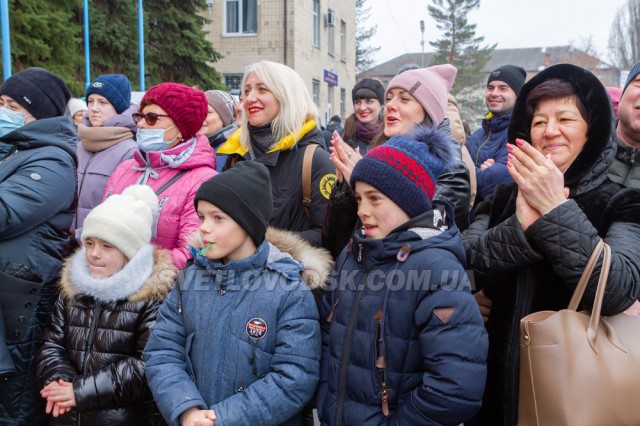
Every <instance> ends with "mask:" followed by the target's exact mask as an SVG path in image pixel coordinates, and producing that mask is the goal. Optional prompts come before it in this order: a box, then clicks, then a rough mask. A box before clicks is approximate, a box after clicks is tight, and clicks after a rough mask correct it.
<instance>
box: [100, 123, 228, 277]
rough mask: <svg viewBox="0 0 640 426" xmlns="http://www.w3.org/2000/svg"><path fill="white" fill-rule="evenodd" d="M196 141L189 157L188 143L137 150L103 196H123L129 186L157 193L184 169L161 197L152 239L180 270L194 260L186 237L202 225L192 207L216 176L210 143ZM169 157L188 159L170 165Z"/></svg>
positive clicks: (201, 139)
mask: <svg viewBox="0 0 640 426" xmlns="http://www.w3.org/2000/svg"><path fill="white" fill-rule="evenodd" d="M196 138H197V140H196V141H195V148H194V149H193V152H191V153H190V154H188V151H189V150H190V147H191V146H192V145H191V144H190V142H189V141H187V142H184V143H181V144H179V145H177V146H175V147H173V148H171V149H169V150H166V151H162V152H149V153H147V154H143V153H141V152H140V151H139V150H137V151H136V152H135V154H134V155H133V158H132V159H131V160H127V161H125V162H124V163H122V164H120V165H119V166H118V168H117V169H116V170H115V172H113V175H111V179H109V182H108V183H107V187H106V188H105V193H104V198H106V197H108V196H109V195H111V194H121V193H122V191H124V189H125V188H126V187H127V186H129V185H133V184H135V183H142V184H146V185H149V186H150V187H151V189H153V190H154V191H157V190H158V189H160V188H161V187H162V186H163V185H164V184H165V183H167V182H168V181H169V180H171V178H173V177H174V176H175V175H177V174H178V173H180V172H181V171H182V170H187V173H185V175H184V176H182V177H180V178H179V179H178V180H177V181H176V182H175V183H174V184H172V185H171V186H170V187H169V188H167V189H166V190H165V191H163V192H162V194H160V195H158V198H159V206H160V212H159V216H158V227H157V233H156V237H155V238H153V239H152V240H151V242H152V243H153V244H156V245H157V246H159V247H160V248H163V249H166V250H169V251H170V252H171V259H172V260H173V264H174V265H175V266H176V268H178V269H182V268H184V265H185V264H186V263H187V260H188V259H189V258H190V257H191V255H190V254H189V249H188V243H187V238H188V236H189V235H191V233H193V231H195V230H196V229H198V226H199V224H200V221H199V220H198V215H197V214H196V210H195V208H194V206H193V199H194V198H195V196H196V191H197V190H198V188H199V187H200V184H201V183H203V182H204V181H206V180H209V179H210V178H212V177H213V176H215V175H216V174H217V172H216V171H215V167H216V160H215V154H214V152H213V148H211V146H210V145H209V140H208V139H207V138H206V136H203V135H196ZM166 155H171V156H175V157H176V158H178V159H180V158H181V156H187V155H188V158H187V159H186V160H185V161H184V162H180V161H178V163H179V164H177V165H175V166H170V165H169V164H168V163H167V162H166V161H165V159H166V157H165V156H166ZM147 178H148V180H146V179H147Z"/></svg>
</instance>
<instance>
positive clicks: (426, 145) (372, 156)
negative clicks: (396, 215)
mask: <svg viewBox="0 0 640 426" xmlns="http://www.w3.org/2000/svg"><path fill="white" fill-rule="evenodd" d="M453 143H454V142H453V141H451V140H450V139H449V137H448V136H446V135H444V134H442V133H441V132H440V131H439V130H437V129H435V128H425V127H419V128H417V129H416V131H415V132H414V133H413V134H412V135H411V136H406V135H398V136H394V137H392V138H391V139H389V140H388V141H387V143H385V144H383V145H381V146H379V147H377V148H375V149H373V150H371V151H369V152H368V153H367V155H365V156H364V157H363V158H362V159H361V160H360V161H358V162H357V163H356V166H355V168H354V169H353V172H352V173H351V186H353V187H354V188H355V184H356V182H365V183H368V184H369V185H371V186H373V187H374V188H376V189H377V190H378V191H380V192H382V193H383V194H384V195H386V196H387V197H389V199H391V200H392V201H393V202H394V203H396V204H397V205H398V207H400V208H401V209H402V210H404V211H405V212H406V213H407V214H408V215H409V216H410V217H416V216H418V215H419V214H422V213H424V212H427V211H429V210H431V201H432V200H433V196H434V195H435V193H436V185H437V182H438V177H440V175H441V174H442V172H443V171H444V169H445V167H446V166H447V165H448V164H449V163H450V162H451V161H452V160H453V158H454V152H453Z"/></svg>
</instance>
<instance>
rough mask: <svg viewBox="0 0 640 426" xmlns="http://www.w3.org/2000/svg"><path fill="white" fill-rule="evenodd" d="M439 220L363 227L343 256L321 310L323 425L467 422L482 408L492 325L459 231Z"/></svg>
mask: <svg viewBox="0 0 640 426" xmlns="http://www.w3.org/2000/svg"><path fill="white" fill-rule="evenodd" d="M435 211H436V210H434V212H435ZM437 211H438V212H440V211H441V210H437ZM447 213H448V214H445V217H446V216H450V215H451V210H450V209H449V210H448V212H447ZM435 219H436V216H435V215H434V214H433V213H432V212H429V213H427V214H424V215H420V216H418V217H416V218H414V219H412V220H411V221H409V222H407V223H405V224H403V225H402V226H401V227H399V228H398V229H397V230H395V231H393V232H392V233H391V234H390V235H389V236H387V237H386V238H384V239H379V240H370V239H366V238H365V237H364V236H363V234H362V230H361V229H360V230H358V231H357V232H356V233H355V235H354V237H353V242H352V244H351V245H350V246H349V248H347V249H345V251H344V252H343V253H342V254H341V255H340V257H339V258H338V260H337V262H336V265H337V267H336V270H335V271H334V274H333V276H332V282H331V284H330V286H329V289H327V292H326V294H325V297H324V299H323V303H322V307H321V309H320V321H321V326H322V337H323V354H322V361H321V370H320V386H319V389H318V413H319V415H320V418H321V421H322V424H323V425H331V426H351V425H359V426H363V425H365V426H373V425H435V424H447V425H458V424H460V423H461V422H463V421H465V420H467V419H469V418H470V417H471V416H472V415H473V414H474V413H475V412H476V411H477V410H478V409H479V408H480V402H481V397H482V392H483V389H484V383H485V379H486V356H487V347H488V340H487V334H486V331H485V329H484V326H483V323H482V318H481V317H480V312H479V310H478V307H477V305H476V303H475V301H474V299H473V297H472V296H471V294H470V292H469V290H470V283H469V281H468V279H467V276H466V274H465V271H464V267H463V265H464V263H465V259H464V253H463V250H462V244H461V240H460V235H459V233H458V230H457V228H456V227H455V226H453V227H451V228H449V229H447V230H444V231H443V230H442V229H446V228H442V229H434V224H435V221H436V220H435ZM445 220H446V219H445ZM447 222H448V220H447ZM407 248H408V250H409V253H408V257H406V259H402V256H403V251H406V250H407ZM390 280H391V281H390ZM390 282H392V283H393V285H392V286H389V283H390ZM397 284H400V286H399V287H398V285H397ZM381 328H382V329H383V330H384V332H383V336H384V337H383V341H382V342H381V341H380V337H381V336H380V329H381ZM381 354H384V358H385V361H386V368H381V367H380V365H379V364H377V360H378V359H379V357H380V355H381ZM383 383H384V385H386V388H388V389H389V390H390V394H389V401H388V407H389V415H388V416H385V415H384V414H383V411H382V398H381V392H382V390H383Z"/></svg>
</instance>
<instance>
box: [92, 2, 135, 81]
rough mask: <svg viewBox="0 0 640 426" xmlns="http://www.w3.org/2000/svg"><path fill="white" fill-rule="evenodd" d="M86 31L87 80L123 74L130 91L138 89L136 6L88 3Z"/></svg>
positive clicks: (118, 3)
mask: <svg viewBox="0 0 640 426" xmlns="http://www.w3.org/2000/svg"><path fill="white" fill-rule="evenodd" d="M89 30H90V36H89V44H90V49H91V52H90V59H91V79H92V80H93V79H94V78H96V77H97V76H99V75H101V74H124V75H126V76H127V77H128V78H129V80H130V81H131V86H132V87H134V88H136V87H139V86H140V78H139V61H138V10H137V2H136V1H134V0H109V1H105V0H91V1H90V2H89ZM83 75H84V74H83Z"/></svg>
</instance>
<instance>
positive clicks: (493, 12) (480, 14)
mask: <svg viewBox="0 0 640 426" xmlns="http://www.w3.org/2000/svg"><path fill="white" fill-rule="evenodd" d="M625 3H626V0H606V1H605V0H515V1H509V0H480V8H479V9H477V10H475V11H473V12H471V13H470V14H469V20H470V22H472V23H475V24H477V27H476V35H479V36H484V38H485V40H484V43H485V45H492V44H494V43H498V46H497V48H515V47H543V46H547V47H550V46H562V45H568V44H570V43H571V42H573V44H574V46H576V47H582V46H583V45H584V41H585V40H587V39H588V38H589V37H592V40H593V42H594V45H595V48H596V49H597V51H598V53H599V55H600V59H601V60H604V61H608V59H609V57H608V53H607V42H608V40H609V30H610V28H611V23H612V21H613V18H614V16H615V14H616V11H617V10H618V8H619V7H620V6H622V5H624V4H625ZM428 4H431V1H430V0H367V2H366V5H367V6H369V7H371V17H370V19H369V21H368V22H369V23H370V24H377V25H378V31H377V34H376V35H375V37H373V38H372V44H373V45H377V46H381V47H382V48H381V49H380V51H379V52H378V54H377V55H376V56H375V65H377V64H380V63H382V62H385V61H388V60H389V59H392V58H394V57H396V56H399V55H401V54H403V53H409V52H420V51H421V47H420V40H421V33H420V20H421V19H423V20H424V21H425V33H424V38H425V52H429V51H432V50H433V49H432V48H431V45H430V44H429V41H431V40H435V39H437V38H438V37H439V36H440V33H439V30H438V29H437V28H436V26H435V21H433V20H432V19H431V17H430V16H429V13H428V12H427V5H428ZM605 5H606V6H605Z"/></svg>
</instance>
